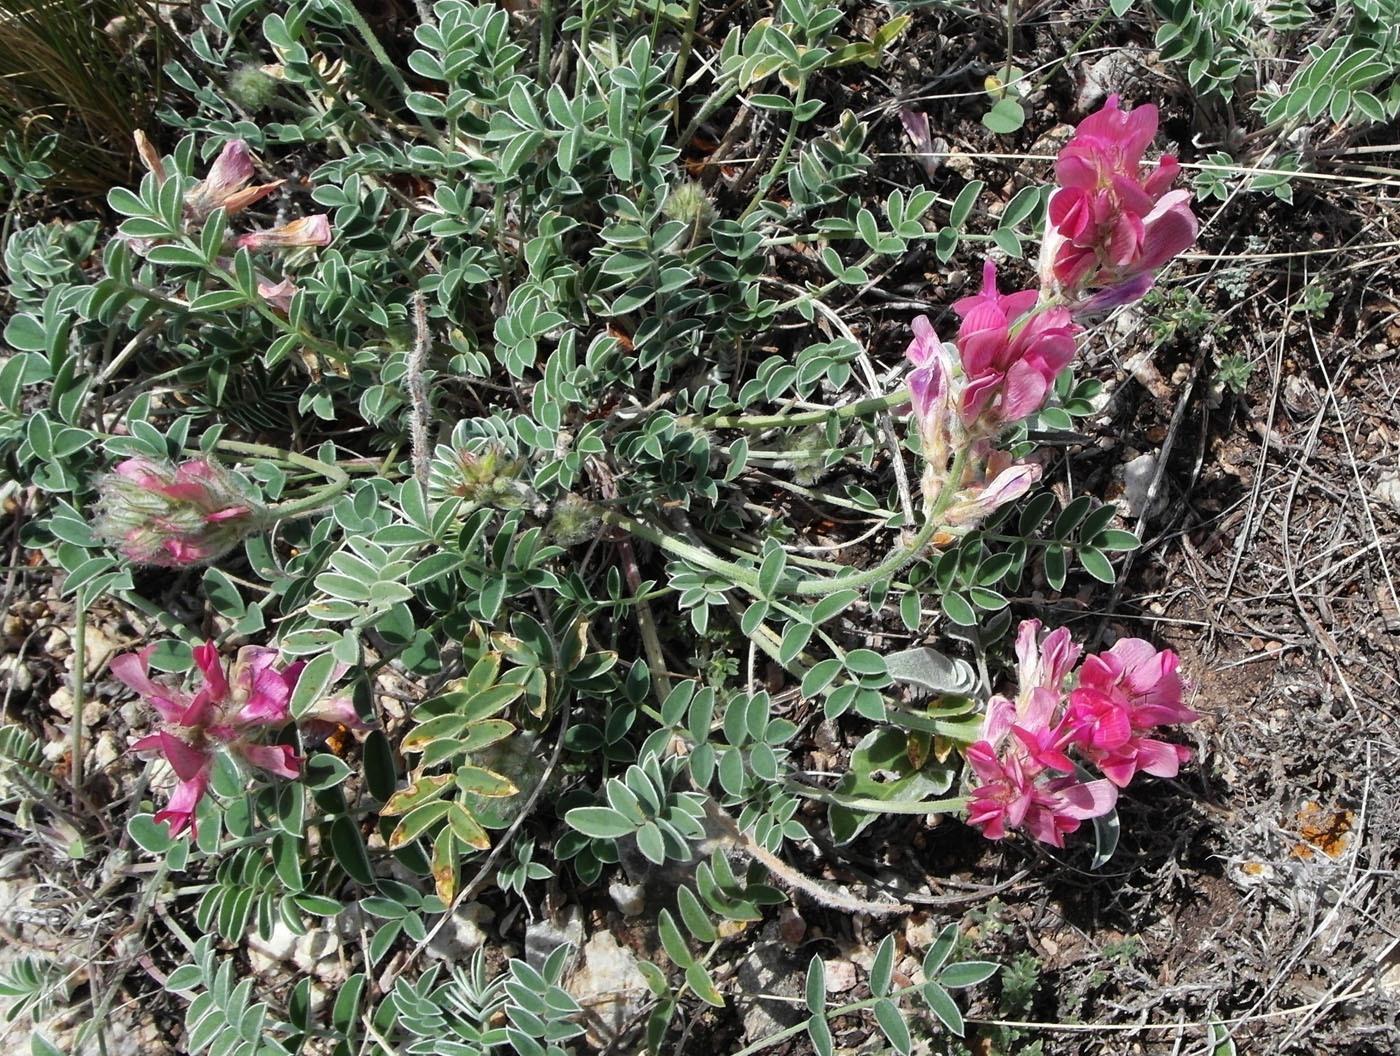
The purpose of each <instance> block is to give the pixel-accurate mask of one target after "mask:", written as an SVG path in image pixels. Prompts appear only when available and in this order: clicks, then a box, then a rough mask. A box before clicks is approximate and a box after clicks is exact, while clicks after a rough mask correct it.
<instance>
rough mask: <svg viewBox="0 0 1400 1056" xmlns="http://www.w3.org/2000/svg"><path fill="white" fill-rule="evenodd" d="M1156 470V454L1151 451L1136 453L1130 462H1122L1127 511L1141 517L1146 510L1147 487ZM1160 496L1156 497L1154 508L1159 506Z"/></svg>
mask: <svg viewBox="0 0 1400 1056" xmlns="http://www.w3.org/2000/svg"><path fill="white" fill-rule="evenodd" d="M1156 472H1157V456H1156V455H1155V454H1152V453H1148V454H1145V455H1138V457H1137V458H1135V459H1133V460H1132V461H1130V462H1125V463H1123V498H1124V500H1125V501H1126V502H1127V504H1128V513H1129V514H1130V515H1131V516H1133V517H1141V516H1142V515H1143V513H1144V512H1146V510H1147V489H1148V488H1149V487H1151V486H1152V477H1153V476H1154V475H1155V474H1156ZM1161 502H1162V497H1161V496H1160V495H1159V496H1158V497H1157V501H1156V503H1154V509H1155V508H1160V506H1161Z"/></svg>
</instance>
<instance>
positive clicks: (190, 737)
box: [112, 642, 303, 836]
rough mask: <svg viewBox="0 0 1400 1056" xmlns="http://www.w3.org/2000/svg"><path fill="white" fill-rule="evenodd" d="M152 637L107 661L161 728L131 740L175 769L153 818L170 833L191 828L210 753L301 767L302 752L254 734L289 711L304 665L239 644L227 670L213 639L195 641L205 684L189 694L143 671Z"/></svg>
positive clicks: (273, 766)
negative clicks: (283, 663)
mask: <svg viewBox="0 0 1400 1056" xmlns="http://www.w3.org/2000/svg"><path fill="white" fill-rule="evenodd" d="M155 650H156V646H154V645H150V646H147V647H146V648H145V649H142V650H141V651H140V652H139V653H125V654H123V655H122V656H119V657H117V658H116V659H114V660H113V661H112V674H114V675H116V676H117V678H119V679H120V680H121V681H122V682H125V683H126V684H127V685H128V686H129V687H130V688H131V689H133V690H135V691H136V692H137V693H139V694H140V695H141V696H142V698H144V699H145V701H146V703H147V704H149V705H150V706H151V707H152V708H154V709H155V710H156V713H157V714H158V715H159V716H160V719H161V725H162V728H161V730H160V731H159V732H157V733H153V734H149V735H148V736H145V737H141V738H138V739H137V740H136V741H134V742H132V745H131V748H132V750H133V751H135V752H138V753H142V754H147V755H153V756H159V757H161V758H164V759H165V760H166V761H167V762H168V763H169V764H170V767H171V769H173V770H174V771H175V777H176V784H175V789H174V791H173V792H172V793H171V795H170V802H169V804H167V806H166V808H165V809H164V810H162V811H161V812H160V813H158V814H157V815H156V821H169V822H170V834H171V835H172V836H178V835H179V834H180V833H182V832H184V831H185V829H189V830H190V831H191V832H194V831H195V808H196V806H197V805H198V804H199V801H200V800H201V799H202V798H203V797H204V793H205V792H206V791H207V789H208V787H209V776H210V772H211V768H212V766H213V764H214V753H215V752H217V751H220V750H226V751H230V752H232V753H234V755H236V756H237V757H238V758H240V759H242V760H243V761H245V762H247V763H250V764H251V765H253V766H255V767H258V768H260V769H263V770H267V771H269V772H270V773H274V774H277V775H278V776H279V777H288V778H295V777H299V776H300V775H301V762H302V760H301V759H300V757H298V756H297V754H296V752H295V751H294V750H293V749H292V748H290V747H288V746H287V745H265V744H259V743H257V742H256V740H254V738H256V737H257V736H258V735H259V734H260V732H261V731H262V730H263V729H264V728H266V727H275V726H284V725H286V723H287V722H288V721H289V720H290V719H291V712H290V711H289V708H288V705H289V704H290V701H291V697H292V689H293V688H294V687H295V686H296V681H297V676H298V675H299V674H300V673H301V667H302V666H303V665H300V664H294V665H292V667H289V668H287V669H286V670H285V671H278V670H277V669H276V668H275V667H274V666H273V662H274V661H275V660H276V658H277V651H276V650H275V649H261V648H258V647H257V646H244V647H243V648H242V649H240V650H239V652H238V659H237V660H235V661H234V663H233V668H232V670H231V671H230V672H229V674H228V676H225V674H224V669H223V667H222V665H221V664H220V662H219V652H218V649H216V648H215V646H214V643H213V642H208V643H206V644H204V645H201V646H197V647H196V648H195V650H194V659H195V664H196V665H197V666H198V667H199V670H200V672H201V673H202V674H203V676H204V684H203V685H202V686H201V687H200V689H199V691H198V692H197V693H195V694H194V696H193V697H191V696H190V695H189V694H187V693H186V692H185V691H184V690H182V689H181V688H179V687H178V686H173V685H169V684H167V683H165V682H157V681H155V680H154V679H152V678H151V676H150V674H149V669H150V660H151V654H152V653H153V652H155Z"/></svg>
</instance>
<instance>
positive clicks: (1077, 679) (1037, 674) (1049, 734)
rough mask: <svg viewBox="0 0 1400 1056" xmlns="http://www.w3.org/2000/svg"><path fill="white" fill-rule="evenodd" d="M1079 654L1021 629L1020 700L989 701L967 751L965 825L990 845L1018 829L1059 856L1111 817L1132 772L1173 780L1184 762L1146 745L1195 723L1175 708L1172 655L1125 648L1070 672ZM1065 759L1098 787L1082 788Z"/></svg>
mask: <svg viewBox="0 0 1400 1056" xmlns="http://www.w3.org/2000/svg"><path fill="white" fill-rule="evenodd" d="M1081 652H1082V650H1081V649H1080V647H1079V646H1078V645H1076V644H1074V642H1072V641H1071V640H1070V635H1069V631H1068V630H1066V629H1065V628H1060V629H1058V630H1055V631H1052V632H1050V633H1049V634H1048V635H1046V636H1045V637H1044V638H1043V639H1042V638H1041V637H1040V621H1039V620H1027V621H1025V622H1024V623H1022V624H1021V627H1020V630H1019V632H1018V633H1017V636H1016V656H1017V659H1018V661H1019V664H1018V672H1017V673H1018V681H1019V687H1018V692H1017V696H1016V698H1015V699H1014V700H1012V699H1009V698H1007V697H1003V696H996V697H993V698H992V699H991V701H990V702H989V703H988V706H987V718H986V722H985V723H984V725H983V728H982V739H981V740H979V741H977V742H976V743H975V744H973V745H971V746H970V747H969V748H968V749H967V760H968V764H969V766H970V767H971V768H972V772H973V774H975V775H976V777H977V780H978V782H979V783H978V784H977V786H976V787H975V788H974V789H973V790H972V793H971V796H970V797H969V801H968V821H969V822H970V823H971V824H972V825H975V826H977V827H978V828H980V829H981V830H982V832H983V834H984V835H985V836H987V837H988V838H989V839H993V840H999V839H1002V838H1003V837H1004V836H1006V835H1007V833H1008V831H1010V830H1011V829H1017V828H1024V829H1025V830H1026V831H1027V832H1029V833H1030V834H1031V835H1032V836H1034V837H1035V838H1036V839H1038V840H1041V841H1042V842H1044V843H1049V844H1052V845H1053V846H1056V847H1062V846H1064V836H1065V834H1066V833H1070V832H1074V831H1075V830H1076V829H1078V828H1079V826H1080V824H1081V823H1082V822H1083V821H1086V820H1088V819H1090V818H1096V817H1100V816H1101V815H1104V814H1107V813H1108V812H1109V811H1110V810H1112V809H1113V806H1114V804H1115V803H1116V802H1117V799H1118V789H1120V788H1125V787H1127V785H1128V782H1130V781H1131V780H1132V779H1133V776H1134V774H1136V773H1137V772H1138V771H1142V772H1144V773H1149V774H1154V775H1156V776H1158V777H1175V776H1176V774H1177V770H1178V768H1179V767H1180V765H1181V764H1182V763H1183V762H1185V761H1186V760H1187V759H1189V758H1190V752H1189V751H1188V750H1187V749H1186V748H1184V747H1182V746H1181V745H1176V744H1170V743H1168V742H1166V741H1162V740H1158V739H1157V738H1156V737H1154V736H1152V734H1153V733H1154V732H1155V731H1156V730H1157V728H1158V727H1161V726H1166V725H1171V724H1173V723H1182V722H1193V721H1195V720H1196V719H1198V718H1199V717H1200V716H1199V715H1197V714H1196V713H1195V712H1194V711H1192V710H1191V709H1190V708H1188V707H1186V706H1185V705H1184V704H1182V702H1181V679H1180V678H1179V677H1178V675H1177V673H1176V667H1177V657H1176V654H1175V653H1172V652H1171V651H1170V650H1163V651H1161V652H1159V651H1158V650H1156V649H1154V648H1153V647H1152V646H1151V644H1149V643H1148V642H1145V641H1142V640H1141V639H1138V638H1124V639H1122V640H1120V641H1119V642H1118V643H1117V644H1116V645H1114V646H1113V648H1111V649H1109V650H1108V651H1107V652H1104V653H1098V654H1096V655H1093V656H1089V657H1086V658H1085V660H1084V662H1083V663H1082V664H1081V665H1080V666H1079V669H1078V671H1077V672H1076V671H1075V664H1076V662H1077V661H1078V660H1079V657H1080V653H1081ZM1071 686H1072V688H1070V687H1071ZM1071 752H1074V753H1075V754H1077V755H1078V756H1079V757H1080V758H1081V759H1082V760H1083V761H1084V762H1086V763H1089V764H1092V765H1093V766H1096V767H1097V768H1098V769H1099V771H1100V772H1101V773H1103V775H1104V777H1102V778H1099V779H1096V780H1089V781H1084V780H1081V779H1080V778H1079V777H1078V776H1076V768H1075V763H1074V761H1073V759H1072V758H1071V757H1070V753H1071Z"/></svg>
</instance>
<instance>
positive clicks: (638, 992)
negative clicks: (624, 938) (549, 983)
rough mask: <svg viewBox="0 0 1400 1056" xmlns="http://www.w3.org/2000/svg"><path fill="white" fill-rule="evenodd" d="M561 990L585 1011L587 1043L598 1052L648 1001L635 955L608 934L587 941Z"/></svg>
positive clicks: (642, 976)
mask: <svg viewBox="0 0 1400 1056" xmlns="http://www.w3.org/2000/svg"><path fill="white" fill-rule="evenodd" d="M565 989H566V990H568V992H569V993H570V994H571V995H572V996H573V998H574V1000H575V1001H577V1002H578V1003H579V1004H580V1005H582V1006H583V1007H584V1008H585V1009H587V1010H588V1017H587V1021H588V1023H589V1025H590V1030H589V1032H588V1041H589V1043H590V1044H592V1045H596V1046H598V1047H600V1048H601V1047H603V1046H605V1045H608V1044H610V1043H611V1042H612V1041H613V1039H614V1038H616V1037H617V1035H618V1033H619V1032H620V1031H621V1030H622V1029H623V1028H624V1027H626V1026H627V1025H628V1024H629V1023H631V1022H632V1021H633V1019H634V1018H635V1017H636V1016H637V1015H638V1014H639V1013H640V1012H641V1010H642V1008H643V1007H644V1006H645V1005H646V1004H647V1002H648V1001H650V1000H651V990H650V988H649V987H648V986H647V980H646V976H644V975H643V974H642V971H641V969H640V968H638V967H637V955H636V954H634V953H633V952H632V951H631V950H629V949H628V948H627V947H625V946H619V945H618V944H617V940H616V939H614V938H613V937H612V933H611V932H608V931H598V932H595V933H594V935H593V937H592V938H590V939H589V940H588V944H587V945H586V946H584V948H583V952H582V956H581V957H580V963H579V967H578V969H577V970H575V972H574V973H573V975H572V976H571V977H570V978H569V980H568V983H567V984H566V986H565Z"/></svg>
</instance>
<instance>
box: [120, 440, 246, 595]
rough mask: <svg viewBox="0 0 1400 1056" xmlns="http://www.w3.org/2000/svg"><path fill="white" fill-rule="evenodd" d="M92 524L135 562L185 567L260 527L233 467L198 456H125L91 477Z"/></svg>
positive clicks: (202, 561)
mask: <svg viewBox="0 0 1400 1056" xmlns="http://www.w3.org/2000/svg"><path fill="white" fill-rule="evenodd" d="M97 487H98V496H99V498H98V506H97V518H96V520H95V522H94V524H93V530H94V531H95V532H96V534H97V536H98V537H99V538H100V539H102V540H103V541H104V542H105V543H107V544H108V545H110V546H112V547H114V548H116V549H117V550H118V551H120V552H121V553H122V554H123V555H125V556H126V557H127V558H128V559H129V560H130V561H132V562H134V563H135V564H138V565H161V566H163V567H165V568H190V567H193V566H196V565H203V564H207V563H209V562H210V561H213V560H214V559H216V558H218V557H221V556H222V555H224V554H226V553H227V552H228V551H229V550H231V549H232V548H233V547H234V546H236V545H237V544H238V543H239V542H240V541H241V540H242V539H244V538H245V537H246V536H248V535H251V534H252V533H254V532H257V531H260V530H261V529H262V526H263V524H264V523H265V519H266V512H267V511H266V510H265V509H264V508H263V506H262V505H261V504H260V503H258V502H257V501H256V499H254V498H252V497H251V496H250V494H249V493H250V491H251V488H250V487H249V486H248V485H247V484H245V483H244V482H243V480H242V478H241V477H239V476H238V475H237V474H235V473H232V472H230V471H229V470H227V469H224V468H223V467H222V466H220V465H218V464H217V463H215V462H212V461H210V460H208V459H204V458H193V459H190V460H188V461H186V462H181V463H180V464H179V465H176V464H174V463H172V462H166V461H161V460H156V459H149V458H129V459H127V460H126V461H125V462H122V463H120V464H118V465H117V467H116V468H115V469H114V470H113V471H112V472H111V473H108V474H107V475H106V476H104V477H103V478H102V479H101V480H100V481H99V482H98V485H97Z"/></svg>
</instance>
